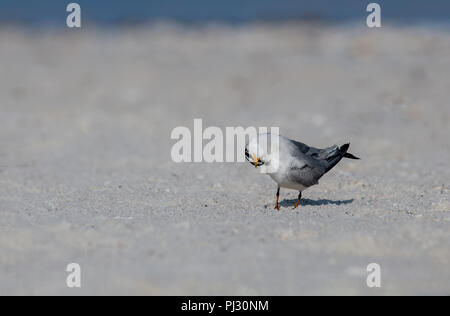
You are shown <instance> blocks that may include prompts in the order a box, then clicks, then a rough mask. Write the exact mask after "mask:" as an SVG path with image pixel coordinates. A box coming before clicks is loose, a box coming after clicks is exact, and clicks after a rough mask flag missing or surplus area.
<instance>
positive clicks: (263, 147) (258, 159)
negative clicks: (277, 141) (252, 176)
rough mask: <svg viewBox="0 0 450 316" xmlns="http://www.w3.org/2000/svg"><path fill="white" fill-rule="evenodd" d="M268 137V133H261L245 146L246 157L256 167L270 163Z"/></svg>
mask: <svg viewBox="0 0 450 316" xmlns="http://www.w3.org/2000/svg"><path fill="white" fill-rule="evenodd" d="M267 148H268V138H267V134H260V135H257V136H255V137H252V138H250V140H249V142H248V143H247V145H246V146H245V159H247V161H248V162H250V163H251V164H252V165H253V166H255V168H258V167H259V166H263V165H267V164H269V163H270V155H269V154H268V150H267Z"/></svg>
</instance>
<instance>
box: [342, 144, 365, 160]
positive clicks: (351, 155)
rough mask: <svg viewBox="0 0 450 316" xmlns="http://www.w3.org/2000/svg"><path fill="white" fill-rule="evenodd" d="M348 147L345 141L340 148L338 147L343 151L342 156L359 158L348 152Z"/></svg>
mask: <svg viewBox="0 0 450 316" xmlns="http://www.w3.org/2000/svg"><path fill="white" fill-rule="evenodd" d="M349 147H350V143H347V144H344V145H342V146H341V148H339V150H340V151H343V152H344V153H345V154H344V157H345V158H350V159H357V160H359V159H361V158H359V157H356V156H355V155H353V154H351V153H348V152H347V150H348V148H349Z"/></svg>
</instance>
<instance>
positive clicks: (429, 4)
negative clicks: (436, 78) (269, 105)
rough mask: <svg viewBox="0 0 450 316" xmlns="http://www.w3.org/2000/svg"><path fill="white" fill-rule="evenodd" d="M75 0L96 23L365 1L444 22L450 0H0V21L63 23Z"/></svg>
mask: <svg viewBox="0 0 450 316" xmlns="http://www.w3.org/2000/svg"><path fill="white" fill-rule="evenodd" d="M70 2H77V3H78V4H80V5H81V8H82V20H83V21H84V22H87V23H88V24H98V25H101V26H111V25H123V24H140V23H149V22H154V21H159V20H173V21H178V22H183V23H204V22H224V23H231V24H235V23H236V24H238V23H246V22H255V21H284V20H299V21H311V20H312V21H323V22H328V21H329V22H349V21H358V20H361V21H365V18H366V16H367V13H366V11H365V8H366V6H367V4H368V3H370V2H377V3H378V4H380V5H381V7H382V19H383V20H386V21H393V22H396V23H407V24H410V23H436V24H447V23H449V22H450V0H430V1H426V0H370V1H362V0H322V1H321V0H65V1H64V0H0V25H1V24H9V23H13V24H19V25H20V24H23V25H32V26H56V27H57V26H59V25H60V26H64V25H65V19H66V16H67V14H68V13H66V11H65V8H66V6H67V4H69V3H70Z"/></svg>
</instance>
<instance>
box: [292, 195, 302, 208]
mask: <svg viewBox="0 0 450 316" xmlns="http://www.w3.org/2000/svg"><path fill="white" fill-rule="evenodd" d="M301 198H302V191H299V192H298V198H297V202H295V206H294V208H293V210H295V209H296V208H297V206H298V203H300V200H301Z"/></svg>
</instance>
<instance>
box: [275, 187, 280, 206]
mask: <svg viewBox="0 0 450 316" xmlns="http://www.w3.org/2000/svg"><path fill="white" fill-rule="evenodd" d="M279 197H280V186H278V189H277V201H276V202H275V209H276V210H278V211H279V210H280V206H279V205H278V198H279Z"/></svg>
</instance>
